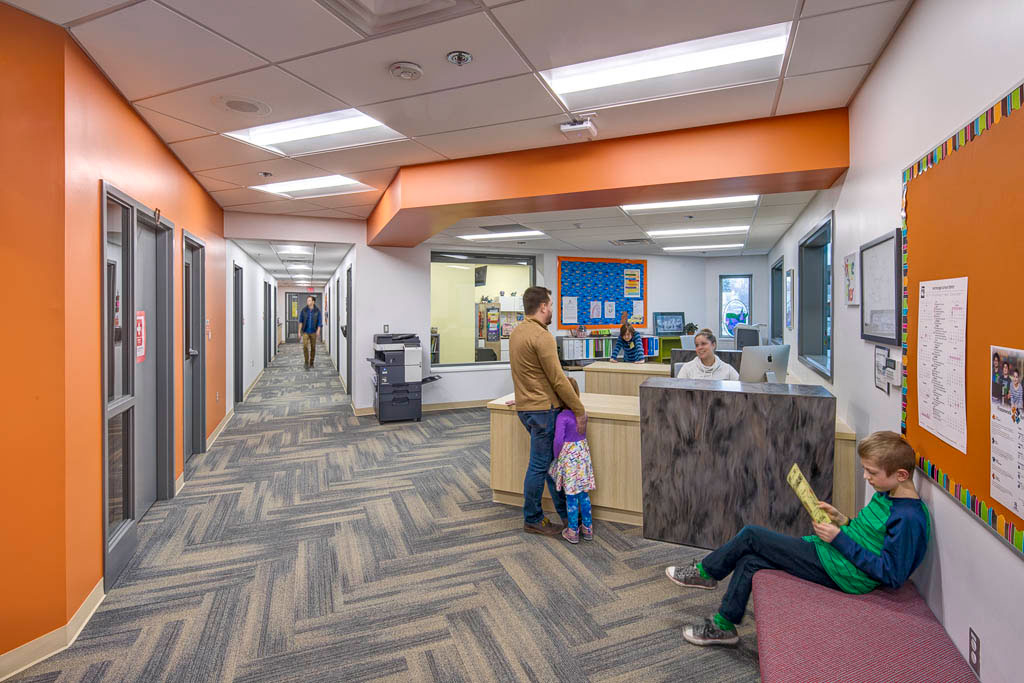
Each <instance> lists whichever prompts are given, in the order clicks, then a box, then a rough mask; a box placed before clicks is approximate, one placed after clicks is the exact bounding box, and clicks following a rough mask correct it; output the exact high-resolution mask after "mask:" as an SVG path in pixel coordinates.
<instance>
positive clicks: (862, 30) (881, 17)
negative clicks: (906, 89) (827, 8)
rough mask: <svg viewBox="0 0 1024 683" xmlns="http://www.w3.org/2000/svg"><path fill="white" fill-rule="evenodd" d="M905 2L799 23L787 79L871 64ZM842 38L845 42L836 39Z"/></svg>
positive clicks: (874, 6) (895, 1) (906, 0)
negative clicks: (843, 37)
mask: <svg viewBox="0 0 1024 683" xmlns="http://www.w3.org/2000/svg"><path fill="white" fill-rule="evenodd" d="M908 2H910V0H892V1H891V2H883V3H879V4H877V5H869V6H868V7H860V8H857V9H852V10H847V11H845V12H836V13H834V14H825V15H822V16H817V17H812V18H810V19H801V20H800V23H799V24H798V25H797V28H796V38H795V40H794V42H793V52H792V56H791V57H790V61H789V69H788V70H787V72H786V75H787V76H799V75H801V74H807V73H814V72H816V71H826V70H829V69H838V68H840V67H844V66H856V65H859V64H870V63H871V62H873V61H874V60H875V58H876V57H877V56H878V53H879V52H880V51H881V50H882V46H883V45H884V44H885V41H886V40H887V39H888V38H889V35H890V34H891V33H892V31H893V29H894V28H895V27H896V22H897V21H899V19H900V17H901V16H902V15H903V11H904V10H905V9H906V7H907V3H908ZM841 36H845V37H847V39H845V40H841V39H839V37H841ZM854 37H855V38H854Z"/></svg>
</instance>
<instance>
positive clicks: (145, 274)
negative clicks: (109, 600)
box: [135, 223, 163, 520]
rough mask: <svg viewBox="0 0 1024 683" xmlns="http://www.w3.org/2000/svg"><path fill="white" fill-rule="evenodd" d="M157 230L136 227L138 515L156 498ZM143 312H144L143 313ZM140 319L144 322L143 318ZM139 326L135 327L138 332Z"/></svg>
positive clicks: (136, 514) (159, 337) (140, 225)
mask: <svg viewBox="0 0 1024 683" xmlns="http://www.w3.org/2000/svg"><path fill="white" fill-rule="evenodd" d="M156 242H157V238H156V231H154V230H151V229H150V228H148V227H147V226H145V225H143V224H141V223H138V224H136V227H135V245H136V251H135V268H136V270H135V320H136V327H137V328H139V327H140V326H141V328H142V330H141V333H142V335H143V337H144V342H143V343H141V344H140V343H139V342H136V346H137V348H136V357H135V519H137V520H138V519H142V517H143V515H145V514H146V511H147V510H149V508H150V506H152V505H153V503H154V502H156V469H157V468H156V452H157V444H156V434H157V367H156V366H157V345H158V344H159V340H161V339H162V338H163V337H162V332H163V330H161V329H159V327H160V324H159V320H158V316H157V277H156V273H157V249H156V247H157V245H156ZM140 314H141V316H140ZM140 321H141V322H140ZM139 333H140V330H139V329H137V330H136V336H138V335H139Z"/></svg>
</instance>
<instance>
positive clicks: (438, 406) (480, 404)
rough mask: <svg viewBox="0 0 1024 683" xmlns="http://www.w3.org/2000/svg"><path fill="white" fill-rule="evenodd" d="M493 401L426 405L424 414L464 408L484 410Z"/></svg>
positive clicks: (483, 400)
mask: <svg viewBox="0 0 1024 683" xmlns="http://www.w3.org/2000/svg"><path fill="white" fill-rule="evenodd" d="M493 400H494V399H493V398H485V399H480V400H479V401H458V402H456V403H426V404H424V405H423V412H424V413H436V412H437V411H439V410H462V409H463V408H483V407H484V406H486V405H487V404H488V403H490V402H491V401H493Z"/></svg>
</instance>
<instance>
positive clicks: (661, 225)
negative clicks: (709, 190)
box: [635, 209, 754, 230]
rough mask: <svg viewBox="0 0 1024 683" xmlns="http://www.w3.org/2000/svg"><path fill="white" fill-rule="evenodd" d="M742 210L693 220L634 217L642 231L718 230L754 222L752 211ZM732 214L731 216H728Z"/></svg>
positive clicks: (655, 215) (661, 215)
mask: <svg viewBox="0 0 1024 683" xmlns="http://www.w3.org/2000/svg"><path fill="white" fill-rule="evenodd" d="M740 211H742V209H732V210H728V209H727V210H724V211H723V212H722V213H721V214H718V215H716V216H715V217H714V218H706V217H701V218H696V217H694V218H693V220H685V219H682V220H673V219H672V218H668V217H666V216H665V215H664V214H650V215H648V216H635V219H636V222H637V223H638V224H639V225H640V227H641V228H643V229H644V230H673V229H676V228H678V229H683V228H719V227H725V226H735V225H750V223H751V221H753V220H754V216H753V211H750V212H747V213H746V214H742V213H740ZM730 213H732V214H733V215H729V214H730Z"/></svg>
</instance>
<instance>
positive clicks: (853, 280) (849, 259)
mask: <svg viewBox="0 0 1024 683" xmlns="http://www.w3.org/2000/svg"><path fill="white" fill-rule="evenodd" d="M858 277H859V273H857V252H853V253H852V254H847V255H846V256H844V257H843V284H844V287H843V291H844V293H845V295H846V305H847V306H860V282H859V281H858Z"/></svg>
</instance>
